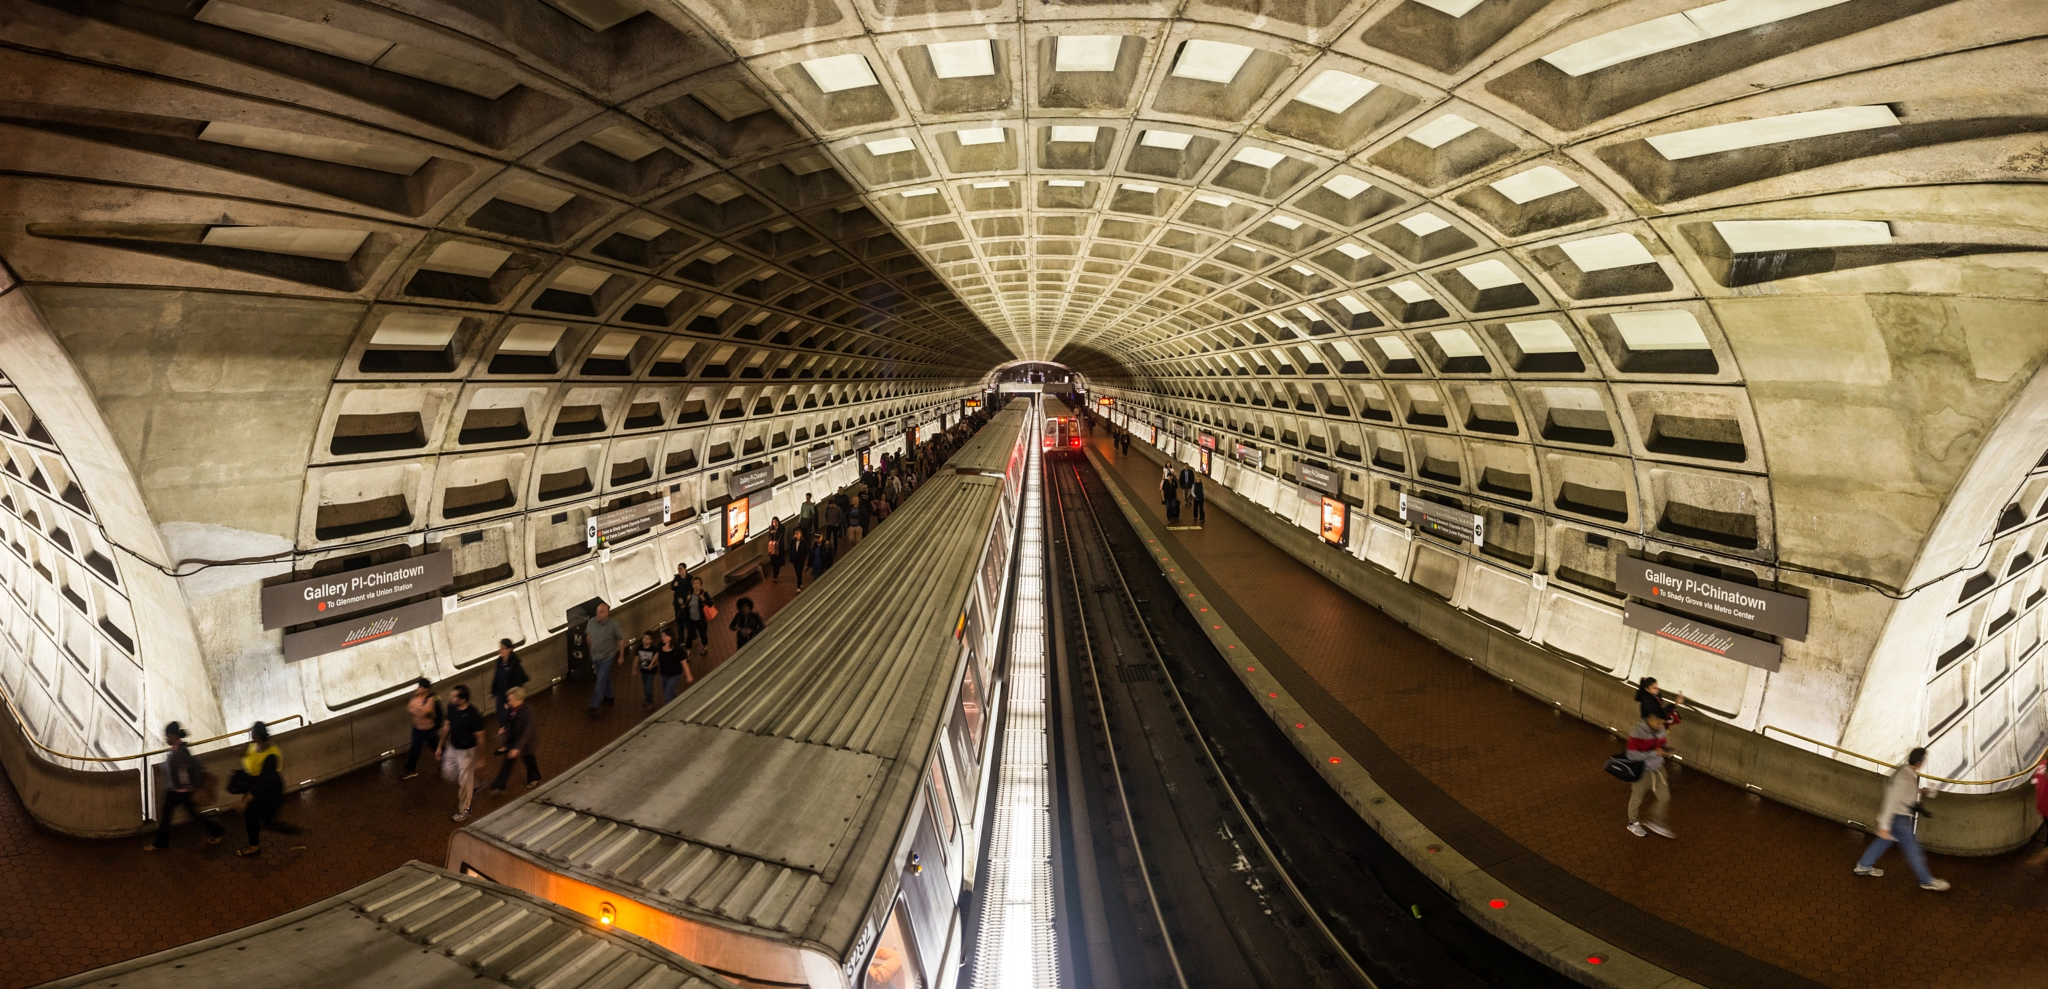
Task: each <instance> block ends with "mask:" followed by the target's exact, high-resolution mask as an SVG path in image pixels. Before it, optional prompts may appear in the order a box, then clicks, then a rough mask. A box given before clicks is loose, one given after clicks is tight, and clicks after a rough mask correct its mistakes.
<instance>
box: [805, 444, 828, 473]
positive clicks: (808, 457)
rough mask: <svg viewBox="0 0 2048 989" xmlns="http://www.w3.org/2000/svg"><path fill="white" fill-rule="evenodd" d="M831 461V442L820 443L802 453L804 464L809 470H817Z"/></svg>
mask: <svg viewBox="0 0 2048 989" xmlns="http://www.w3.org/2000/svg"><path fill="white" fill-rule="evenodd" d="M831 462H832V444H830V443H825V444H821V445H819V446H817V447H815V448H813V449H811V450H809V451H807V452H806V453H805V454H804V466H805V467H806V468H808V469H810V470H817V469H818V468H820V467H823V466H825V465H826V464H829V463H831Z"/></svg>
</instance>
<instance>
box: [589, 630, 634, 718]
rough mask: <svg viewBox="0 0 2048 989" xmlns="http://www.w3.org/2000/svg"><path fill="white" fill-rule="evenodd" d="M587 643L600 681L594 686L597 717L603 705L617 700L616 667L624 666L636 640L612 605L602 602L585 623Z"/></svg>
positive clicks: (593, 705) (593, 708)
mask: <svg viewBox="0 0 2048 989" xmlns="http://www.w3.org/2000/svg"><path fill="white" fill-rule="evenodd" d="M583 642H584V644H585V645H586V646H587V647H588V648H589V649H590V672H591V673H592V674H594V675H596V677H597V682H596V683H593V684H591V685H590V713H591V716H593V717H595V716H596V715H597V706H598V705H599V704H610V703H612V701H613V700H615V698H614V697H613V695H612V667H614V666H620V665H624V663H625V662H626V649H627V647H628V646H630V645H631V644H632V640H631V639H629V638H627V637H626V630H625V629H624V628H622V627H620V625H619V620H618V619H616V618H613V617H612V608H611V605H608V604H602V603H600V604H599V605H598V606H597V614H596V615H595V616H594V617H592V618H591V619H590V620H589V621H587V622H584V623H583Z"/></svg>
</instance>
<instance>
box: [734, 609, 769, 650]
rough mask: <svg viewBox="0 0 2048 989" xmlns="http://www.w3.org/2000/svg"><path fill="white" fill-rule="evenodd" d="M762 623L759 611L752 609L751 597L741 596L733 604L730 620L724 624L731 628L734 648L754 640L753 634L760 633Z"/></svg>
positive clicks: (739, 647) (740, 647)
mask: <svg viewBox="0 0 2048 989" xmlns="http://www.w3.org/2000/svg"><path fill="white" fill-rule="evenodd" d="M764 624H766V623H764V622H762V621H761V613H760V612H758V611H755V610H754V599H753V598H741V599H739V600H738V601H737V602H735V603H734V604H733V612H732V621H730V622H727V623H726V626H725V627H726V628H729V629H732V638H733V642H734V643H735V645H734V646H733V648H734V649H735V650H738V649H743V648H745V647H746V645H747V643H749V642H752V641H754V636H757V635H760V634H761V628H762V627H763V625H764Z"/></svg>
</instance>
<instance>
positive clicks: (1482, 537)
mask: <svg viewBox="0 0 2048 989" xmlns="http://www.w3.org/2000/svg"><path fill="white" fill-rule="evenodd" d="M1401 517H1402V518H1404V519H1407V520H1408V524H1410V525H1413V526H1414V527H1416V528H1417V529H1420V530H1422V531H1423V532H1427V533H1429V534H1430V535H1432V536H1439V537H1442V538H1444V539H1448V540H1451V541H1452V542H1459V543H1471V544H1472V546H1473V547H1474V548H1475V549H1476V548H1479V547H1482V546H1485V545H1486V517H1485V516H1483V515H1474V514H1472V513H1471V512H1466V511H1461V510H1459V509H1456V508H1452V507H1451V506H1449V505H1439V504H1437V503H1436V502H1433V501H1424V500H1422V499H1420V498H1417V499H1415V500H1413V501H1410V500H1408V493H1407V492H1405V491H1404V492H1402V493H1401Z"/></svg>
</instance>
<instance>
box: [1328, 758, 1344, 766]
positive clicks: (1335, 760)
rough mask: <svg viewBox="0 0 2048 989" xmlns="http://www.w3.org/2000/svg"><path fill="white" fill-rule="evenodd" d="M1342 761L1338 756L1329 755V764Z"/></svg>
mask: <svg viewBox="0 0 2048 989" xmlns="http://www.w3.org/2000/svg"><path fill="white" fill-rule="evenodd" d="M1343 761H1344V760H1342V759H1339V758H1337V757H1336V756H1331V757H1330V762H1331V764H1332V765H1334V764H1336V763H1340V762H1343Z"/></svg>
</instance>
